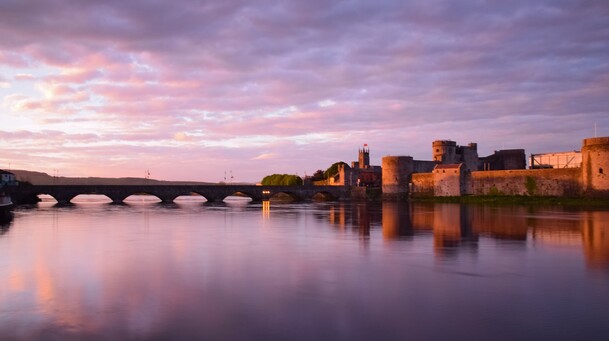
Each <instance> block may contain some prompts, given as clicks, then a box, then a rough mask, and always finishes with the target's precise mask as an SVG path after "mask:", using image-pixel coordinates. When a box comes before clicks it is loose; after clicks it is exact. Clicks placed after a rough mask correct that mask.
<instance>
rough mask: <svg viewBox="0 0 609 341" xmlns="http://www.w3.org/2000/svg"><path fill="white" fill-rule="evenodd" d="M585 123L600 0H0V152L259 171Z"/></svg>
mask: <svg viewBox="0 0 609 341" xmlns="http://www.w3.org/2000/svg"><path fill="white" fill-rule="evenodd" d="M595 134H596V136H609V2H608V1H606V0H600V1H588V0H536V1H530V0H524V1H520V0H515V1H478V0H445V1H444V0H437V1H436V0H424V1H404V0H374V1H369V0H368V1H365V0H361V1H360V0H351V1H331V0H302V1H300V0H295V1H288V0H284V1H280V0H276V1H273V0H223V1H194V0H181V1H169V0H163V1H161V0H156V1H154V0H146V1H137V0H132V1H124V0H117V1H112V0H99V1H98V0H89V1H82V0H40V1H38V0H0V168H5V169H27V170H35V171H42V172H47V173H49V174H51V175H53V174H57V175H59V176H104V177H127V176H136V177H144V176H145V175H146V174H147V171H148V170H149V172H150V177H151V178H155V179H163V180H194V181H212V182H216V181H223V180H224V178H225V176H226V178H227V179H228V180H229V181H230V176H231V174H232V177H233V178H232V179H233V181H246V182H256V181H260V179H262V177H264V176H265V175H268V174H272V173H288V174H298V175H300V176H303V175H305V174H307V175H311V174H312V173H313V172H315V170H317V169H326V168H328V167H329V166H330V165H331V164H332V163H334V162H336V161H345V162H348V163H350V162H351V161H353V160H357V152H358V148H361V146H362V145H363V144H367V145H368V146H369V148H370V158H371V163H372V164H376V165H380V164H381V158H382V157H383V156H385V155H410V156H413V157H415V159H421V160H430V159H431V143H432V141H433V140H437V139H450V140H454V141H457V143H458V144H461V145H465V144H467V143H469V142H477V143H478V152H479V154H480V156H486V155H489V154H492V153H493V151H494V150H499V149H511V148H523V149H525V151H526V153H527V155H528V154H530V153H542V152H556V151H570V150H579V149H580V148H581V140H582V139H583V138H587V137H593V136H595ZM225 174H226V175H225Z"/></svg>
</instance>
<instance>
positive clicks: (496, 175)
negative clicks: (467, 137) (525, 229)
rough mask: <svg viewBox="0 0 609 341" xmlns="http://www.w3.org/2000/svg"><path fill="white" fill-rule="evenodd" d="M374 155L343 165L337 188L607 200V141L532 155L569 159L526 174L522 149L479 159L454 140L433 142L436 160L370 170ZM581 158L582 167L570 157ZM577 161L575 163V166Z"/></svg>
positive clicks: (387, 159) (472, 147)
mask: <svg viewBox="0 0 609 341" xmlns="http://www.w3.org/2000/svg"><path fill="white" fill-rule="evenodd" d="M369 153H370V150H369V148H367V147H366V146H364V148H363V149H360V150H359V158H358V161H357V162H355V161H354V162H352V164H351V167H349V166H346V165H343V166H342V167H339V172H338V174H337V175H336V176H335V178H334V179H333V182H334V184H336V185H347V186H369V187H381V188H382V193H383V197H386V198H392V197H404V196H413V197H423V196H462V195H535V196H568V197H579V196H589V197H609V174H607V173H608V172H609V137H595V138H588V139H584V140H583V143H582V150H581V152H579V151H574V152H565V153H554V154H547V155H543V154H533V155H532V156H531V160H535V159H534V157H536V158H537V160H545V159H542V156H543V157H546V158H548V157H550V156H553V157H556V155H559V156H560V155H568V156H569V157H570V158H569V162H563V163H559V164H561V166H560V167H555V168H553V166H552V165H551V164H544V166H543V167H539V165H537V164H534V163H532V164H531V168H530V169H526V156H525V152H524V150H523V149H508V150H499V151H495V152H494V153H493V154H491V155H489V156H485V157H479V156H478V151H477V144H476V143H469V144H468V145H467V146H459V145H457V143H456V142H454V141H450V140H437V141H434V142H433V143H432V156H433V160H431V161H424V160H414V159H413V158H412V157H411V156H384V157H383V158H382V166H380V167H379V166H371V165H370V155H369ZM573 155H575V156H577V155H581V163H580V164H579V165H578V163H577V159H576V158H575V159H574V158H573V157H572V156H573ZM573 160H575V161H573Z"/></svg>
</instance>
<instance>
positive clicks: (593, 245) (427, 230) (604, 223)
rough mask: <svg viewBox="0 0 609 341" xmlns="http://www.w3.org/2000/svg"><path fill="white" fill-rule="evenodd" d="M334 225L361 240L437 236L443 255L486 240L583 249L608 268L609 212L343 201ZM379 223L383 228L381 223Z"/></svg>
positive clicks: (335, 210) (591, 262)
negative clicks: (375, 233) (377, 235)
mask: <svg viewBox="0 0 609 341" xmlns="http://www.w3.org/2000/svg"><path fill="white" fill-rule="evenodd" d="M329 219H330V222H331V223H332V224H334V225H335V226H337V227H338V228H340V229H341V230H344V231H347V230H348V229H352V230H354V232H357V233H358V234H359V235H360V236H370V232H371V230H374V229H375V228H381V229H382V238H383V239H384V240H387V241H392V240H413V239H416V236H417V235H419V236H421V235H429V234H433V247H434V252H435V253H436V254H437V255H439V256H450V255H455V254H457V253H459V252H463V251H468V252H471V251H476V250H477V248H478V242H479V240H480V239H481V238H490V239H494V240H498V241H510V242H513V243H514V244H518V243H521V244H522V245H525V244H526V243H527V242H535V243H543V244H548V245H567V246H575V247H581V248H583V252H584V256H585V258H586V261H587V263H588V265H589V266H591V267H609V212H606V211H593V212H589V211H588V212H580V213H578V212H566V211H564V210H562V209H557V210H549V209H547V208H545V209H542V208H531V207H524V206H502V207H493V206H472V205H461V204H433V203H404V202H394V201H384V202H382V203H378V204H374V203H355V204H353V205H348V204H347V205H345V204H343V203H339V204H337V205H334V206H331V207H330V215H329ZM379 223H380V224H379Z"/></svg>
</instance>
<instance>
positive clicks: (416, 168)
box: [413, 160, 438, 173]
mask: <svg viewBox="0 0 609 341" xmlns="http://www.w3.org/2000/svg"><path fill="white" fill-rule="evenodd" d="M437 164H438V162H436V161H420V160H413V172H414V173H431V172H432V171H433V169H434V167H435V166H436V165H437Z"/></svg>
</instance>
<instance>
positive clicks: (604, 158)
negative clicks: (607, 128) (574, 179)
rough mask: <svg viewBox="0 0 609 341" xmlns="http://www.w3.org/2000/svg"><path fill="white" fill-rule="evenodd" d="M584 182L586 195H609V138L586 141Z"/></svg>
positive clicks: (583, 168)
mask: <svg viewBox="0 0 609 341" xmlns="http://www.w3.org/2000/svg"><path fill="white" fill-rule="evenodd" d="M582 180H583V188H584V191H585V192H586V193H588V194H591V195H602V196H605V195H609V137H593V138H588V139H584V141H583V146H582Z"/></svg>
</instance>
